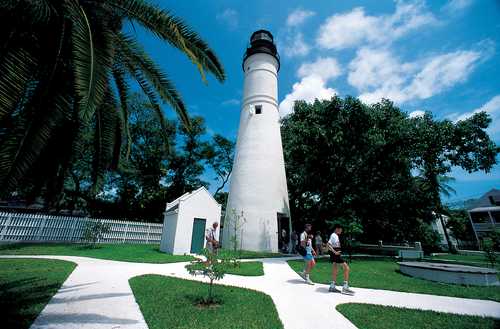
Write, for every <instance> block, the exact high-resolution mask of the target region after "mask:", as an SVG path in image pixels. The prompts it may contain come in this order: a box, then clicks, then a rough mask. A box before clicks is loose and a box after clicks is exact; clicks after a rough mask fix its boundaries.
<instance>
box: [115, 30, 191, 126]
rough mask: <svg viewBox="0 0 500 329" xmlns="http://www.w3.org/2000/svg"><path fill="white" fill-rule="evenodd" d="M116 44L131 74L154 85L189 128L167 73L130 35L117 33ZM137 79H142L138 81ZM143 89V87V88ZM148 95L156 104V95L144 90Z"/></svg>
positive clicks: (179, 97) (178, 96)
mask: <svg viewBox="0 0 500 329" xmlns="http://www.w3.org/2000/svg"><path fill="white" fill-rule="evenodd" d="M116 40H117V45H118V49H119V51H120V53H121V54H122V56H121V57H122V59H123V60H124V61H126V63H127V66H128V69H129V71H130V73H131V74H132V76H134V77H136V80H138V82H139V84H140V85H141V87H142V86H144V85H146V84H145V83H144V82H147V85H151V86H152V87H154V89H155V91H156V92H157V93H158V95H159V96H160V98H161V99H162V100H163V101H164V102H165V103H166V104H168V105H170V106H172V108H173V109H174V111H175V112H176V113H177V115H178V116H179V118H180V119H181V121H182V122H183V124H184V126H186V128H189V126H190V123H189V116H188V114H187V110H186V107H185V105H184V102H183V101H182V99H181V96H180V95H179V93H178V92H177V90H176V89H175V87H174V85H173V83H172V82H171V81H170V80H169V79H168V77H167V75H166V74H165V73H164V72H162V71H161V69H160V68H159V67H158V66H157V65H156V64H155V62H154V61H153V60H152V59H151V58H150V57H149V56H148V55H147V54H146V53H145V52H144V50H143V49H142V48H141V47H140V45H139V44H138V43H137V42H136V41H135V40H134V39H133V38H131V37H128V36H125V35H123V34H118V35H117V38H116ZM139 80H144V81H142V82H140V81H139ZM143 90H144V88H143ZM145 93H146V94H147V95H148V97H149V98H150V99H151V98H153V99H155V101H153V102H152V103H153V104H157V103H158V102H157V101H156V96H154V97H152V96H153V94H152V93H151V92H149V91H148V92H146V91H145Z"/></svg>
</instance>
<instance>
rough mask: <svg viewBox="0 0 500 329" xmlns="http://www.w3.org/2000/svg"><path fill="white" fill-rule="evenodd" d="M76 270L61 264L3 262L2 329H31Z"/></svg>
mask: <svg viewBox="0 0 500 329" xmlns="http://www.w3.org/2000/svg"><path fill="white" fill-rule="evenodd" d="M75 267H76V265H75V264H73V263H70V262H66V261H62V260H48V259H0V310H2V314H3V315H2V328H3V329H10V328H12V329H14V328H15V329H24V328H29V327H30V325H31V323H32V322H33V321H34V320H35V318H36V317H37V316H38V314H39V313H40V312H41V311H42V309H43V308H44V307H45V305H46V304H47V303H48V302H49V300H50V298H51V297H52V296H53V295H54V294H55V293H56V292H57V290H59V288H60V287H61V285H62V284H63V282H64V281H65V280H66V278H67V277H68V276H69V275H70V273H71V272H72V271H73V269H74V268H75Z"/></svg>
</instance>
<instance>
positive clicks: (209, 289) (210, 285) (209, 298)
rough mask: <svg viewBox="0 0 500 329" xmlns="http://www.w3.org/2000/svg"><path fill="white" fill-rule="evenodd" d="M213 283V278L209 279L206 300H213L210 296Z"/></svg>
mask: <svg viewBox="0 0 500 329" xmlns="http://www.w3.org/2000/svg"><path fill="white" fill-rule="evenodd" d="M213 285H214V280H213V279H210V284H209V285H208V302H209V303H211V302H212V301H213V296H212V287H213Z"/></svg>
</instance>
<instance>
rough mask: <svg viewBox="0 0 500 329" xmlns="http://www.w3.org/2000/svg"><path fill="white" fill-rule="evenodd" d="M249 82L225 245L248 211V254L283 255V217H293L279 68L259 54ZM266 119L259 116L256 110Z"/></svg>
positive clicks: (250, 61)
mask: <svg viewBox="0 0 500 329" xmlns="http://www.w3.org/2000/svg"><path fill="white" fill-rule="evenodd" d="M243 65H244V70H245V80H244V91H243V101H242V107H241V113H240V126H239V131H238V139H237V143H236V152H235V159H234V164H233V171H232V174H231V181H230V188H229V198H228V204H227V208H226V209H227V210H226V220H225V225H224V245H225V247H230V239H229V237H230V236H231V235H234V230H233V227H232V226H231V221H230V220H228V219H227V217H228V216H231V215H232V209H234V210H235V211H237V212H241V211H243V213H244V216H245V218H246V223H245V224H244V225H243V226H242V229H241V231H240V232H239V236H238V238H239V241H240V244H241V247H242V248H243V249H245V250H255V251H264V250H265V251H277V250H278V224H277V213H283V214H285V215H286V216H288V217H290V211H289V203H288V190H287V185H286V176H285V165H284V159H283V147H282V143H281V135H280V124H279V120H280V116H279V111H278V99H277V97H278V72H277V71H278V62H277V60H276V59H275V58H274V57H273V56H271V55H268V54H264V53H257V54H253V55H251V56H250V57H248V58H247V59H246V61H245V62H244V64H243ZM256 105H260V106H262V113H261V114H256V113H255V106H256Z"/></svg>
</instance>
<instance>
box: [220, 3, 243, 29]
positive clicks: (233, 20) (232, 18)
mask: <svg viewBox="0 0 500 329" xmlns="http://www.w3.org/2000/svg"><path fill="white" fill-rule="evenodd" d="M215 18H216V19H217V20H218V21H219V22H221V23H223V24H226V25H227V26H228V27H229V28H230V29H232V30H234V29H235V28H237V27H238V24H239V15H238V12H237V11H236V10H234V9H231V8H226V9H225V10H224V11H223V12H221V13H218V14H217V15H216V16H215Z"/></svg>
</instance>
